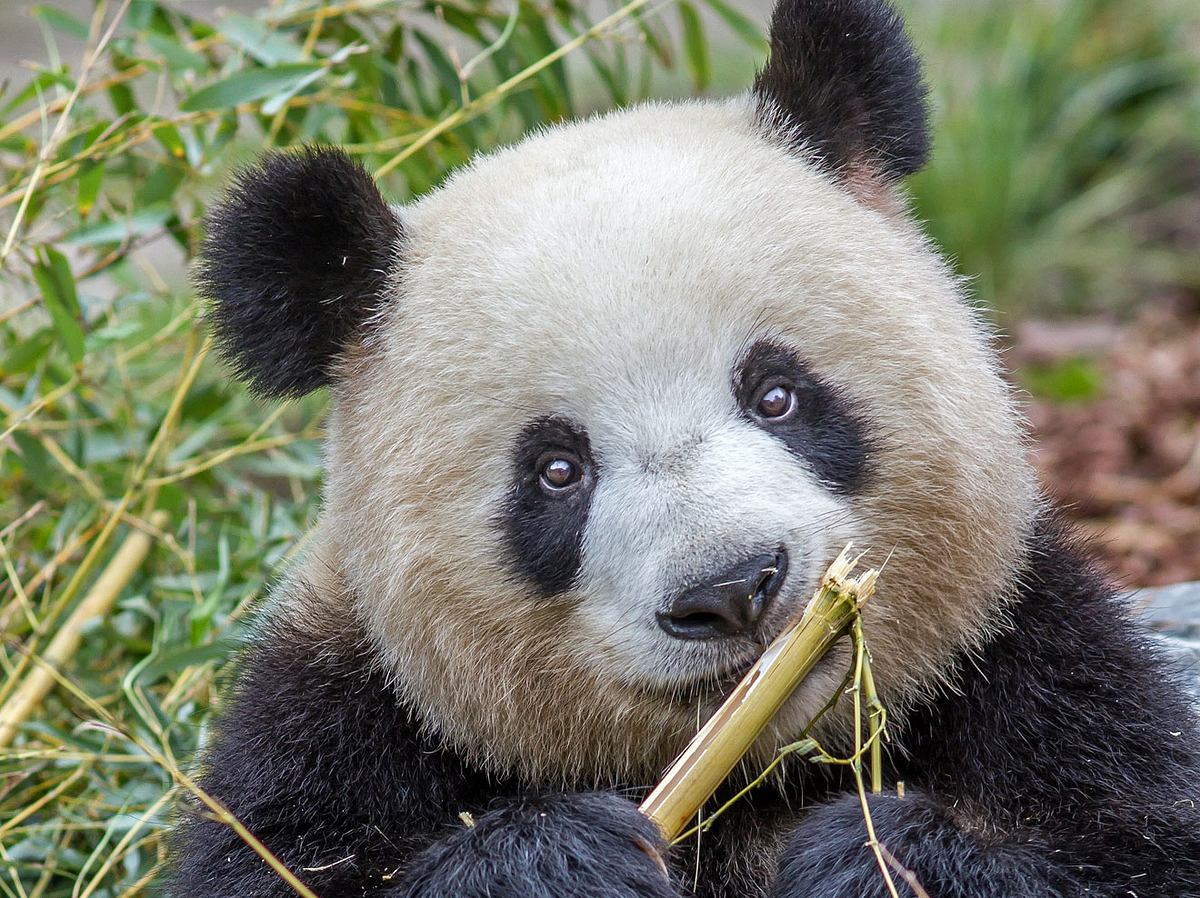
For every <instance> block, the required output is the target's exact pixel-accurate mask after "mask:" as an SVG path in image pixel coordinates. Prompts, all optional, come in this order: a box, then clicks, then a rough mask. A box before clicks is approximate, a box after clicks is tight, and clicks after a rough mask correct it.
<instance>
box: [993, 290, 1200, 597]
mask: <svg viewBox="0 0 1200 898" xmlns="http://www.w3.org/2000/svg"><path fill="white" fill-rule="evenodd" d="M1008 360H1009V363H1010V364H1011V365H1012V366H1013V368H1014V369H1015V370H1016V371H1017V374H1016V375H1015V376H1016V379H1017V381H1018V382H1019V383H1021V382H1023V383H1026V384H1028V385H1029V386H1030V387H1031V389H1034V391H1035V392H1037V393H1040V394H1041V395H1035V397H1034V398H1033V399H1032V400H1031V403H1030V407H1029V409H1028V413H1029V418H1030V421H1031V423H1032V425H1033V430H1034V436H1035V439H1036V440H1037V447H1036V449H1035V452H1034V457H1035V459H1036V462H1037V465H1038V468H1039V469H1040V471H1041V474H1042V478H1043V481H1044V482H1045V484H1046V485H1047V488H1048V489H1049V491H1050V492H1051V494H1052V495H1054V496H1055V497H1057V498H1058V499H1059V500H1060V501H1062V502H1063V503H1064V504H1066V506H1067V509H1068V512H1069V514H1070V515H1071V516H1072V517H1073V518H1074V519H1075V520H1076V521H1077V523H1078V525H1079V526H1080V528H1081V529H1082V530H1083V531H1084V532H1085V533H1088V534H1090V535H1092V536H1093V537H1094V539H1093V543H1094V544H1095V545H1096V547H1097V548H1098V549H1099V550H1100V551H1101V552H1102V554H1103V557H1104V560H1105V561H1106V562H1107V564H1108V566H1109V567H1110V569H1111V570H1112V572H1113V573H1114V574H1115V575H1116V577H1117V578H1118V579H1119V581H1120V582H1121V583H1123V584H1124V585H1126V586H1130V587H1134V586H1151V585H1157V584H1164V583H1175V582H1178V581H1181V580H1200V308H1197V306H1196V305H1195V304H1194V303H1193V304H1188V303H1167V302H1164V303H1155V304H1152V305H1150V306H1148V307H1146V308H1145V309H1144V310H1143V312H1142V313H1141V314H1140V315H1139V316H1138V317H1137V319H1136V320H1134V321H1133V322H1130V323H1125V324H1119V323H1115V322H1113V321H1108V320H1103V319H1085V320H1082V321H1074V322H1072V323H1070V324H1058V323H1048V322H1040V321H1028V322H1025V323H1024V324H1022V325H1020V326H1019V327H1018V328H1017V330H1016V333H1015V335H1014V340H1013V345H1012V349H1011V351H1010V352H1009V355H1008ZM1080 360H1084V361H1080ZM1063 366H1067V367H1072V366H1082V370H1083V371H1084V375H1078V374H1077V375H1076V376H1075V377H1074V380H1075V381H1078V380H1079V379H1080V377H1082V379H1083V380H1084V381H1086V380H1087V379H1088V378H1089V377H1092V378H1093V381H1092V383H1093V386H1092V387H1091V388H1087V387H1085V388H1084V389H1083V390H1082V392H1083V393H1088V394H1090V395H1085V396H1082V397H1079V398H1075V399H1073V400H1072V399H1065V400H1064V399H1063V398H1062V396H1061V394H1062V393H1068V394H1070V393H1071V392H1072V388H1071V387H1070V386H1069V385H1068V387H1066V388H1061V389H1059V390H1058V393H1059V394H1060V395H1059V398H1056V399H1051V398H1048V396H1047V393H1051V394H1052V393H1054V392H1055V390H1054V389H1051V390H1049V391H1048V390H1047V389H1046V388H1045V385H1044V383H1043V384H1042V385H1041V387H1040V388H1039V387H1038V381H1037V378H1036V373H1035V374H1031V373H1030V372H1038V371H1043V372H1044V371H1047V370H1048V371H1051V372H1053V371H1061V370H1062V369H1063ZM1068 379H1070V378H1068Z"/></svg>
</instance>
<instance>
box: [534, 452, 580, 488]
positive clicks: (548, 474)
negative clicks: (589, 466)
mask: <svg viewBox="0 0 1200 898" xmlns="http://www.w3.org/2000/svg"><path fill="white" fill-rule="evenodd" d="M537 467H538V483H539V484H540V485H541V487H542V489H543V490H545V491H546V492H547V493H550V494H551V495H555V496H557V495H562V494H563V493H565V492H568V491H570V490H571V489H572V488H574V487H575V486H576V485H578V483H579V482H580V480H582V479H583V466H582V465H581V464H580V463H579V460H578V459H576V458H575V457H574V456H571V455H567V454H566V453H563V452H547V453H546V454H545V455H543V456H542V457H541V458H540V459H539V460H538V465H537Z"/></svg>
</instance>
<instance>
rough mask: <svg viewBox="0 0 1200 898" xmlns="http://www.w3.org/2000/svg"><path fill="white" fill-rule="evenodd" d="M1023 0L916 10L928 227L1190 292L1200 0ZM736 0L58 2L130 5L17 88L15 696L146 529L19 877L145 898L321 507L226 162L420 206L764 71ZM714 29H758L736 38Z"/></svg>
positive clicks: (64, 891)
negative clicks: (549, 135)
mask: <svg viewBox="0 0 1200 898" xmlns="http://www.w3.org/2000/svg"><path fill="white" fill-rule="evenodd" d="M1013 5H1014V6H1017V7H1019V8H1020V12H1019V13H1018V12H1017V11H1015V10H1014V11H1012V12H1009V11H1007V10H1008V8H1009V5H1008V4H999V3H997V4H995V5H992V6H988V7H986V8H984V7H980V8H979V9H977V8H976V6H975V5H974V4H961V3H955V4H951V5H946V4H942V3H933V2H926V0H922V2H919V3H916V4H915V9H914V31H915V33H916V35H917V37H918V39H919V42H920V43H921V45H922V47H923V49H924V50H925V52H926V53H927V55H928V56H929V58H930V80H931V82H932V83H933V84H934V85H935V87H936V88H937V97H938V104H939V115H938V123H939V135H938V151H937V154H936V156H935V161H934V167H933V169H932V170H931V171H930V172H929V173H928V174H925V175H922V176H920V177H919V178H918V179H917V181H916V182H915V184H914V190H915V193H916V197H917V201H918V208H919V210H920V213H921V215H922V216H923V217H925V218H928V219H929V220H930V221H931V223H932V226H933V229H934V233H935V235H936V236H937V238H938V239H939V240H940V241H942V242H943V244H944V245H945V246H946V247H947V249H948V250H949V251H950V252H951V253H953V254H954V255H955V256H956V257H957V259H958V260H959V263H960V265H961V267H962V269H963V270H964V271H969V272H978V273H979V276H980V277H979V282H978V283H979V288H980V293H981V295H982V296H983V297H984V298H985V299H987V300H988V301H990V302H993V303H995V304H996V305H997V306H1001V307H1004V308H1008V309H1028V308H1034V309H1046V308H1071V307H1074V306H1078V305H1079V304H1081V303H1083V302H1085V301H1087V302H1091V301H1099V300H1101V299H1102V300H1103V301H1104V302H1113V303H1120V302H1124V303H1126V304H1131V303H1135V302H1138V301H1140V300H1141V298H1142V295H1143V293H1144V291H1147V290H1151V289H1157V288H1158V286H1159V285H1164V284H1165V285H1168V286H1171V285H1174V286H1176V287H1187V286H1188V285H1195V283H1196V279H1197V271H1196V268H1195V264H1196V260H1195V256H1194V254H1189V253H1188V252H1187V251H1186V250H1187V247H1186V246H1183V245H1180V244H1179V242H1178V240H1179V238H1178V235H1177V234H1176V233H1175V231H1173V230H1172V225H1171V223H1172V222H1175V221H1178V220H1186V217H1185V218H1184V219H1180V218H1179V217H1178V216H1179V210H1180V209H1181V208H1195V203H1196V194H1195V184H1194V183H1190V182H1189V180H1188V175H1187V173H1188V172H1189V170H1190V171H1191V172H1193V173H1194V172H1195V160H1196V156H1195V153H1196V144H1197V137H1198V136H1200V124H1198V122H1197V115H1196V113H1197V105H1196V97H1197V85H1198V82H1200V78H1198V77H1197V74H1196V69H1195V62H1194V59H1190V58H1189V57H1188V55H1187V53H1186V41H1188V40H1191V41H1193V47H1194V42H1195V40H1196V32H1195V29H1194V28H1193V30H1192V31H1188V30H1187V28H1186V27H1185V25H1186V23H1184V22H1183V19H1182V15H1183V13H1184V12H1186V4H1185V0H1180V3H1179V4H1178V5H1176V4H1174V3H1173V0H1155V2H1154V3H1153V4H1152V5H1148V6H1145V7H1139V15H1138V17H1137V18H1136V20H1134V21H1130V17H1129V16H1128V15H1121V14H1120V7H1119V6H1118V5H1116V4H1110V3H1101V2H1098V0H1080V2H1078V3H1076V4H1072V5H1071V6H1070V10H1071V11H1072V12H1071V14H1070V15H1061V14H1059V13H1058V12H1056V10H1058V9H1059V8H1060V6H1061V5H1062V4H1058V3H1054V4H1051V3H1048V2H1047V3H1045V4H1040V3H1034V4H1032V5H1030V4H1027V3H1020V4H1013ZM733 7H734V4H732V3H724V4H722V3H717V2H716V0H708V2H706V3H702V4H697V5H696V6H695V7H692V6H689V5H687V4H681V3H667V4H666V5H662V4H659V3H653V4H646V5H645V6H644V7H643V8H639V9H637V10H636V11H633V12H631V11H630V10H628V9H625V10H624V11H623V12H621V11H620V8H619V6H618V5H615V4H614V5H611V6H608V7H606V8H605V9H603V10H601V11H600V12H599V14H598V15H596V16H593V17H590V18H589V17H587V16H585V15H584V14H583V13H582V12H580V10H579V9H578V8H577V7H576V6H575V5H572V4H570V3H567V2H565V0H555V2H552V3H532V2H523V3H521V4H520V6H519V7H517V12H516V15H515V16H514V17H512V18H510V17H509V16H507V15H506V14H504V13H503V12H497V10H502V9H509V8H511V7H510V6H509V5H508V4H503V5H502V4H488V3H482V2H475V0H459V2H452V3H444V4H437V3H433V2H418V0H411V2H395V0H390V2H382V0H342V2H338V3H333V4H327V5H326V6H324V7H320V6H319V5H318V3H316V2H315V0H288V2H280V3H275V4H272V5H271V6H270V7H268V8H266V9H264V11H262V12H260V13H259V14H257V15H254V16H248V17H230V18H227V19H225V20H223V21H220V22H218V21H215V20H208V19H201V18H198V17H197V16H195V15H194V14H191V13H189V12H188V10H191V9H193V6H191V5H189V4H183V3H165V2H164V3H160V2H154V0H131V2H128V3H126V2H124V0H108V2H107V3H102V4H101V5H100V7H98V9H99V14H98V15H97V17H96V19H95V20H94V21H91V22H81V21H76V20H73V19H70V18H69V17H66V16H65V15H63V14H62V13H59V12H55V11H53V10H52V9H50V8H49V7H39V8H38V12H37V15H38V16H39V17H40V19H41V20H42V21H43V23H44V24H45V30H46V33H47V34H48V35H49V36H50V39H51V40H52V41H53V40H59V39H61V38H62V37H64V36H66V37H70V38H72V39H79V38H80V37H83V38H84V39H86V38H87V37H88V35H90V36H91V40H92V42H93V43H96V42H98V41H101V39H103V38H104V37H105V34H106V32H107V30H108V25H109V23H112V22H114V21H115V22H117V25H116V27H115V28H114V29H113V31H112V33H111V35H110V36H109V37H108V38H107V39H106V40H103V46H102V47H101V49H100V52H99V53H98V54H97V55H96V59H95V62H94V64H93V65H92V66H91V67H90V68H89V69H88V70H87V71H86V72H84V71H83V69H82V67H81V65H80V62H79V60H72V61H71V62H70V64H69V65H67V64H64V65H62V66H59V67H54V68H49V67H47V68H43V69H41V70H39V71H36V72H34V73H32V74H31V77H30V78H29V79H28V80H27V81H26V82H25V83H13V84H9V85H7V87H6V89H5V91H4V92H3V93H0V267H2V271H3V275H2V276H0V628H2V629H3V631H4V634H5V638H4V642H3V648H2V651H0V669H2V670H3V672H4V683H3V685H2V686H0V699H7V698H9V697H10V696H11V695H12V694H13V692H14V690H15V689H16V688H17V686H18V685H19V684H20V683H21V682H23V681H25V680H26V679H27V678H28V677H29V676H30V675H31V674H32V673H33V672H35V671H37V670H39V669H42V668H43V661H44V659H43V656H44V653H45V652H46V650H47V647H48V646H49V645H50V644H51V641H52V640H53V639H54V638H55V636H56V634H59V633H61V632H62V630H63V625H64V622H65V621H66V620H68V619H69V617H70V615H71V613H72V611H73V610H74V609H75V608H77V607H78V604H79V602H80V601H81V600H82V598H83V597H84V596H85V595H86V594H87V593H88V592H89V590H90V589H91V588H92V586H93V585H94V584H95V582H96V580H97V577H98V576H99V575H100V573H101V571H103V570H104V569H105V568H106V566H108V564H109V563H110V561H111V559H112V558H113V556H114V554H115V553H116V552H117V550H118V547H119V546H121V545H122V544H123V543H124V542H125V541H126V540H127V539H128V538H129V536H130V534H135V533H146V534H149V536H150V543H151V549H150V552H149V555H148V557H147V559H146V560H145V562H144V563H143V564H141V565H140V566H139V567H138V569H137V571H136V572H135V573H134V574H133V576H132V578H131V579H130V580H129V582H128V584H127V585H125V586H124V587H123V588H122V589H121V590H120V592H119V595H118V596H117V599H116V602H115V604H114V606H113V608H112V609H111V611H110V612H109V613H107V614H105V615H103V616H102V617H100V618H98V619H94V620H91V621H89V622H88V623H87V625H86V627H85V628H84V630H83V633H82V644H81V647H80V648H79V649H78V651H76V652H74V653H73V654H72V655H71V657H69V658H68V659H67V660H66V661H65V663H64V664H63V665H62V666H61V669H60V670H59V671H58V673H57V676H58V678H59V679H58V680H57V681H56V683H55V685H54V688H53V689H52V690H51V692H50V694H49V695H48V696H47V698H46V699H45V700H44V701H43V702H42V703H41V704H40V705H39V707H38V708H37V709H36V711H35V713H33V714H31V715H28V716H27V717H25V718H24V719H23V720H22V721H21V724H22V725H21V728H20V731H19V733H18V734H17V736H16V738H15V740H14V742H13V744H12V745H11V746H10V747H8V748H4V749H0V896H19V898H58V896H64V898H65V896H72V898H87V896H108V898H115V896H126V895H138V894H143V893H145V891H146V883H147V882H148V879H149V877H150V876H151V875H152V872H153V870H154V869H155V867H156V865H157V864H159V863H160V862H161V860H162V850H163V848H162V839H161V835H162V831H163V827H164V825H165V823H166V821H167V819H168V809H169V807H170V800H171V799H170V794H171V792H172V790H174V789H176V788H177V786H176V785H175V782H176V777H177V774H178V770H179V768H180V766H182V767H183V769H185V770H186V769H187V764H188V763H189V762H190V759H191V757H192V755H193V753H194V751H195V749H196V747H197V745H198V744H199V742H200V740H201V739H202V736H203V732H204V727H205V725H206V723H207V721H208V719H209V717H210V714H211V712H212V710H213V707H214V702H217V701H219V695H220V692H219V689H218V688H217V687H218V686H219V683H220V680H221V672H222V670H223V668H222V664H223V662H224V661H225V660H226V659H227V658H228V657H229V655H230V653H231V651H232V650H233V648H234V647H235V646H236V644H237V642H238V640H239V639H241V638H242V637H244V635H245V633H246V630H247V626H248V616H249V613H250V610H251V608H252V607H253V605H254V602H255V599H256V598H257V597H259V596H260V595H261V593H262V592H263V590H264V588H265V585H266V584H267V583H268V582H269V580H270V579H271V577H272V576H273V575H275V574H277V573H278V572H279V570H280V568H281V566H282V565H284V564H285V563H286V559H287V558H288V557H289V555H290V554H292V553H294V552H296V551H297V549H298V547H299V546H300V544H301V542H302V540H303V535H304V533H305V532H306V531H307V529H308V527H309V526H310V524H311V523H312V521H313V517H314V514H315V508H316V502H317V497H318V493H319V489H320V445H319V436H320V431H321V427H322V422H323V413H324V398H323V397H322V396H320V395H318V396H314V397H310V398H308V399H305V400H302V401H297V402H291V403H287V404H284V405H281V406H278V407H275V406H270V405H267V404H264V403H261V402H258V401H255V400H253V399H251V398H250V397H248V396H247V395H246V393H245V392H244V390H243V389H242V388H241V387H239V386H237V385H236V384H233V383H231V382H230V381H229V380H228V379H227V377H226V375H225V372H224V371H223V370H222V369H221V367H220V366H219V365H218V364H217V363H215V361H214V360H213V359H212V358H211V357H210V356H209V354H208V346H207V343H206V340H205V334H204V328H203V325H202V323H201V322H200V320H199V317H198V309H197V307H196V304H195V302H194V300H193V297H192V296H191V295H190V293H189V291H188V288H187V285H186V279H185V277H184V269H185V265H186V263H187V261H188V259H189V258H190V257H191V254H192V252H193V249H194V247H195V246H196V244H197V240H198V238H199V236H200V220H201V215H202V213H203V210H204V208H205V205H206V203H207V201H208V200H209V199H210V198H211V196H212V194H213V192H214V190H215V189H216V187H217V186H218V185H219V184H220V183H221V182H222V181H223V180H224V179H225V177H226V176H227V173H228V171H229V169H230V167H231V166H232V165H233V164H234V163H235V161H237V160H241V159H246V158H248V157H250V156H251V155H252V154H253V153H254V152H255V151H257V150H259V149H261V148H262V147H263V146H265V145H291V144H296V143H301V142H305V141H329V142H336V143H340V144H344V145H347V146H348V147H349V148H350V151H351V152H352V153H354V154H356V155H357V156H358V157H359V158H361V159H362V160H363V162H364V164H365V165H367V167H368V168H369V169H371V170H372V171H375V172H383V173H384V174H383V176H382V183H383V186H384V189H385V191H386V192H387V193H388V194H389V196H391V197H393V198H396V199H400V200H402V199H404V198H406V197H409V196H412V195H416V194H419V193H421V192H422V191H424V190H427V189H428V188H429V187H430V186H431V185H434V184H436V183H437V182H438V181H439V180H440V179H441V178H442V177H443V176H444V175H445V173H446V172H447V171H449V170H451V169H453V168H454V167H455V166H457V165H460V164H462V163H463V162H464V161H465V160H466V159H468V158H469V157H470V156H471V154H472V153H474V152H476V151H478V150H481V149H486V148H488V147H491V146H494V145H496V144H498V143H501V142H504V141H506V140H510V139H512V138H514V137H516V136H517V135H519V134H520V133H522V132H523V131H525V130H527V129H528V128H531V127H536V126H538V125H541V124H544V123H547V122H553V121H557V120H560V119H564V118H570V117H573V116H577V115H581V114H584V113H586V112H588V111H590V110H591V109H593V108H598V107H606V106H611V105H615V104H620V103H625V102H631V101H634V100H636V99H638V98H640V97H642V96H645V95H648V94H653V95H662V94H664V93H672V94H674V93H681V92H682V93H686V92H691V91H703V90H706V89H710V88H711V86H712V84H714V83H715V84H717V85H726V84H730V85H738V86H740V85H741V84H744V83H745V81H744V79H745V77H746V74H747V73H748V72H749V71H751V70H752V68H753V61H754V60H757V59H760V58H761V52H762V44H761V39H760V38H759V37H757V36H756V32H755V30H754V29H755V26H751V25H748V24H747V23H746V22H745V21H744V20H740V19H737V18H736V13H733V12H732V11H731V10H732V8H733ZM701 8H703V11H704V12H705V15H704V16H696V15H694V14H693V11H694V10H699V9H701ZM319 9H320V10H323V11H321V12H318V10H319ZM588 9H589V10H595V9H596V6H595V5H594V4H591V5H589V6H588ZM547 10H549V11H550V12H551V15H550V17H549V18H547V17H546V16H545V15H543V13H544V12H546V11H547ZM614 11H617V12H618V18H617V19H616V20H614V21H613V22H612V23H611V24H610V25H609V26H608V27H605V28H603V29H601V30H600V31H599V32H598V33H592V32H591V31H590V29H591V28H592V26H593V25H594V24H595V23H596V22H597V21H599V19H600V18H601V17H603V16H604V15H607V14H609V13H612V12H614ZM715 24H720V25H721V26H722V27H724V28H725V29H726V30H727V31H728V30H731V28H730V26H732V31H734V32H736V33H737V34H739V35H740V37H736V38H732V37H727V38H726V39H725V41H726V42H725V43H724V44H723V45H722V46H723V47H724V49H723V50H722V51H721V52H712V50H711V47H710V43H711V41H712V32H713V28H714V25H715ZM668 26H670V27H668ZM576 38H579V40H577V41H576V40H575V39H576ZM573 42H574V43H573ZM575 44H578V45H577V46H576V45H575ZM565 47H572V50H571V52H570V53H569V54H566V55H565V56H562V57H560V56H559V54H560V53H562V50H561V49H560V48H565ZM25 55H27V56H31V55H35V54H34V53H33V52H32V50H30V51H28V52H27V53H26V54H25ZM56 55H57V54H55V53H52V52H48V53H47V54H46V58H55V56H56ZM64 58H69V57H64ZM747 61H749V63H748V62H747ZM717 89H720V88H717ZM448 119H450V120H451V122H452V123H453V124H454V126H453V127H449V126H448V125H446V124H444V123H445V122H446V121H447V120H448ZM1189 164H1190V165H1191V166H1192V167H1191V169H1189V168H1188V166H1189ZM1187 190H1191V191H1192V192H1191V193H1188V192H1187ZM1189 203H1190V204H1192V205H1191V206H1190V207H1189V206H1188V205H1187V204H1189ZM1172 216H1175V217H1172ZM156 515H157V516H156Z"/></svg>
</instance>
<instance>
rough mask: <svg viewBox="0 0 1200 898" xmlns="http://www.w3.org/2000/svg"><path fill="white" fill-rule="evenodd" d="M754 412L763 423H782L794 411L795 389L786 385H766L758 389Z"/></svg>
mask: <svg viewBox="0 0 1200 898" xmlns="http://www.w3.org/2000/svg"><path fill="white" fill-rule="evenodd" d="M754 410H755V412H756V413H757V414H758V416H759V417H760V418H762V419H763V420H764V421H772V422H776V421H783V420H785V419H787V418H790V417H791V416H792V413H793V412H794V411H795V410H796V389H795V387H793V386H792V385H791V384H788V383H773V384H767V385H766V388H765V389H760V390H759V393H758V402H757V403H755V406H754Z"/></svg>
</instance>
